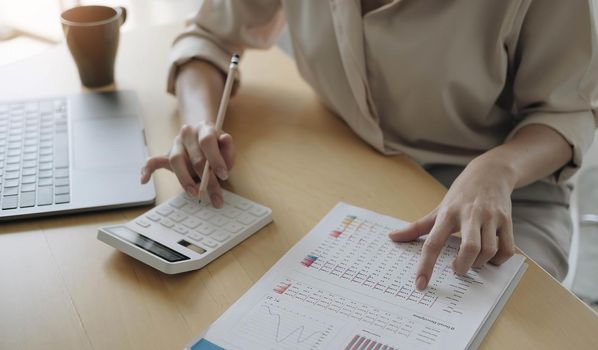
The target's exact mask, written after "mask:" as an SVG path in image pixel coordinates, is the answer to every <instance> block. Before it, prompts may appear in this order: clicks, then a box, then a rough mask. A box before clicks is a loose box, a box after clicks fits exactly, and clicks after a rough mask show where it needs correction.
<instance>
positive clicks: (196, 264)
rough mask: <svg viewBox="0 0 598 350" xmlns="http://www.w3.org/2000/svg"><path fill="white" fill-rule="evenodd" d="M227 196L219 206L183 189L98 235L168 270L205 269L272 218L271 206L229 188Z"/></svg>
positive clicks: (139, 257) (124, 250) (145, 261)
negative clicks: (195, 196) (134, 217)
mask: <svg viewBox="0 0 598 350" xmlns="http://www.w3.org/2000/svg"><path fill="white" fill-rule="evenodd" d="M223 197H224V206H223V207H222V208H221V209H216V208H214V207H213V206H212V205H211V204H210V203H209V201H208V200H204V201H201V202H200V201H199V200H198V199H197V198H192V197H190V196H188V195H187V194H185V193H183V194H180V195H179V196H177V197H175V198H173V199H171V200H169V201H168V202H165V203H162V204H160V205H159V206H157V207H155V208H154V209H152V210H150V211H148V212H146V213H145V214H143V215H141V216H139V217H137V218H136V219H134V220H132V221H130V222H128V223H126V224H124V225H115V226H108V227H102V228H100V230H99V231H98V239H99V240H100V241H102V242H104V243H106V244H108V245H111V246H113V247H114V248H116V249H118V250H120V251H122V252H124V253H126V254H128V255H130V256H132V257H134V258H136V259H138V260H140V261H142V262H144V263H146V264H148V265H150V266H152V267H154V268H156V269H158V270H160V271H162V272H165V273H167V274H175V273H180V272H185V271H190V270H196V269H200V268H202V267H203V266H205V265H206V264H208V263H209V262H211V261H212V260H214V259H216V258H217V257H219V256H220V255H222V254H224V253H226V252H227V251H228V250H229V249H231V248H233V247H234V246H236V245H237V244H239V243H241V242H242V241H243V240H244V239H246V238H248V237H249V236H251V235H252V234H254V233H255V232H257V231H258V230H259V229H261V228H262V227H264V226H266V225H267V224H269V223H270V222H271V221H272V210H271V209H270V208H266V207H264V206H263V205H260V204H257V203H255V202H253V201H250V200H248V199H245V198H243V197H240V196H238V195H236V194H233V193H231V192H228V191H223ZM206 202H207V203H206Z"/></svg>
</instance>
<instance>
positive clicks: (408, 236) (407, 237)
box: [388, 210, 436, 242]
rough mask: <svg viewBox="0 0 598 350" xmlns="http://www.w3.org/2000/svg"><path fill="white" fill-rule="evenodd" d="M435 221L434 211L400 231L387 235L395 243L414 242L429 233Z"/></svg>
mask: <svg viewBox="0 0 598 350" xmlns="http://www.w3.org/2000/svg"><path fill="white" fill-rule="evenodd" d="M435 221H436V210H434V211H432V212H431V213H429V214H428V215H426V216H424V217H423V218H421V219H419V220H417V221H415V222H412V223H411V224H409V225H407V226H405V227H403V228H401V229H398V230H396V231H393V232H391V233H389V234H388V237H389V238H390V239H392V240H393V241H395V242H410V241H414V240H416V239H417V238H418V237H420V236H423V235H427V234H428V233H430V230H432V227H434V222H435Z"/></svg>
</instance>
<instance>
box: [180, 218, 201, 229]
mask: <svg viewBox="0 0 598 350" xmlns="http://www.w3.org/2000/svg"><path fill="white" fill-rule="evenodd" d="M183 225H185V226H187V227H188V228H196V227H197V226H199V225H201V221H199V220H197V219H196V218H186V219H185V220H184V221H183Z"/></svg>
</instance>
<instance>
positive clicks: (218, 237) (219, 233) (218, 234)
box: [210, 231, 231, 243]
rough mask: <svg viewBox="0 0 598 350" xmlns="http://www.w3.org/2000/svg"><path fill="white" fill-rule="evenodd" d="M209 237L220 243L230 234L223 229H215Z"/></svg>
mask: <svg viewBox="0 0 598 350" xmlns="http://www.w3.org/2000/svg"><path fill="white" fill-rule="evenodd" d="M210 237H211V238H212V239H214V240H216V241H218V242H220V243H222V242H224V241H226V240H227V239H229V238H230V237H231V236H230V234H228V233H226V232H224V231H216V232H214V234H213V235H211V236H210Z"/></svg>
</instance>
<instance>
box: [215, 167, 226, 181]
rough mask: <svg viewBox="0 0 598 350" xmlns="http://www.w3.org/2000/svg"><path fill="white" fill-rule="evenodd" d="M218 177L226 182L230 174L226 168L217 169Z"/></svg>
mask: <svg viewBox="0 0 598 350" xmlns="http://www.w3.org/2000/svg"><path fill="white" fill-rule="evenodd" d="M216 175H218V177H219V178H220V180H226V179H227V178H228V172H227V171H226V169H224V168H218V169H216Z"/></svg>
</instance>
